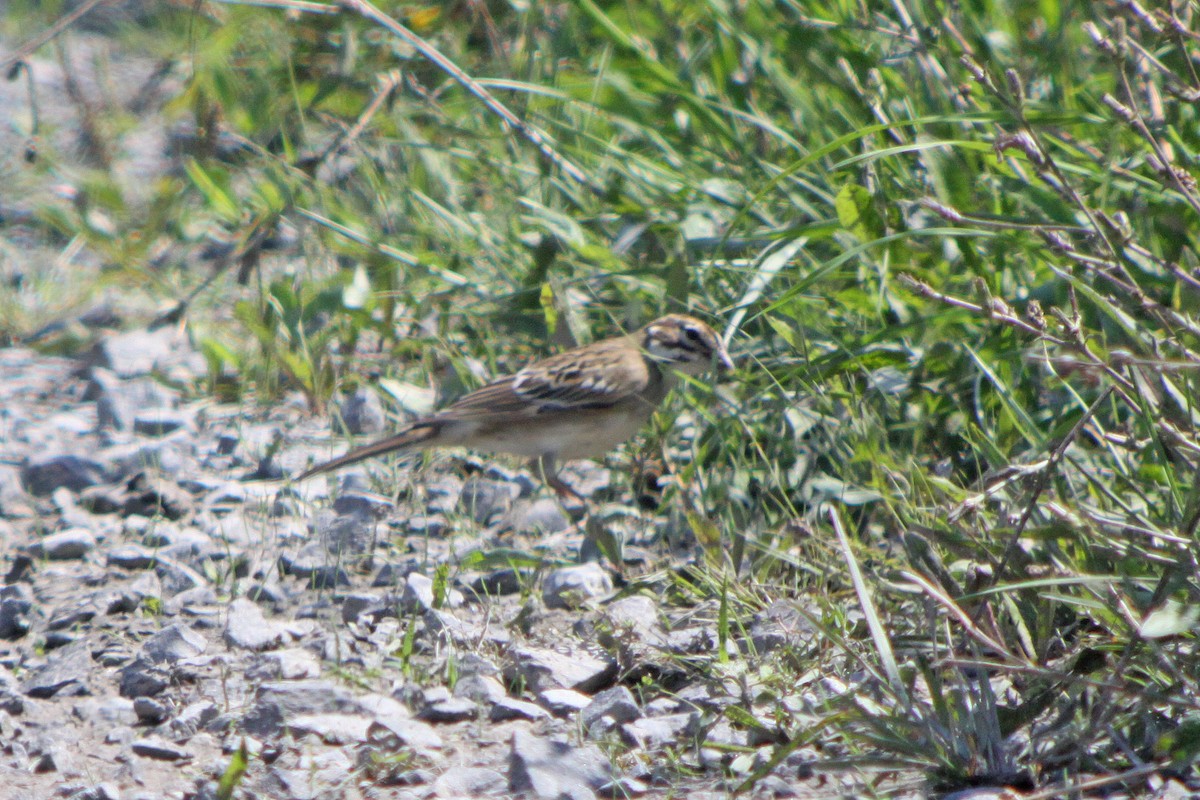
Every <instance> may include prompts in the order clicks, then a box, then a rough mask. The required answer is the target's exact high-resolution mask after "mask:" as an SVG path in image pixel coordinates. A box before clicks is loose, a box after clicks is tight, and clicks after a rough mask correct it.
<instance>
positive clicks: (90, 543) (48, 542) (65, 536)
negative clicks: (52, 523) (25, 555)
mask: <svg viewBox="0 0 1200 800" xmlns="http://www.w3.org/2000/svg"><path fill="white" fill-rule="evenodd" d="M95 548H96V537H95V536H93V535H92V532H91V531H89V530H87V529H85V528H71V529H69V530H65V531H59V532H58V533H52V534H50V535H49V536H46V537H44V538H42V539H40V540H39V541H36V542H34V543H33V544H31V545H29V554H30V555H31V556H33V557H34V558H48V559H50V560H51V561H68V560H70V559H76V558H83V557H84V556H86V555H87V554H88V553H90V552H91V551H92V550H94V549H95Z"/></svg>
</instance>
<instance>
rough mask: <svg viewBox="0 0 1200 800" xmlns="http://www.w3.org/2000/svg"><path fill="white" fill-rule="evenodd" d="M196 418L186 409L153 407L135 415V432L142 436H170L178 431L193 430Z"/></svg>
mask: <svg viewBox="0 0 1200 800" xmlns="http://www.w3.org/2000/svg"><path fill="white" fill-rule="evenodd" d="M195 424H196V423H195V419H194V418H193V416H192V415H191V414H190V413H188V412H186V411H178V410H176V409H173V408H152V409H145V410H142V411H138V412H137V413H135V414H134V416H133V432H134V433H138V434H141V435H142V436H168V435H170V434H172V433H175V432H176V431H182V430H191V429H192V428H193V427H195Z"/></svg>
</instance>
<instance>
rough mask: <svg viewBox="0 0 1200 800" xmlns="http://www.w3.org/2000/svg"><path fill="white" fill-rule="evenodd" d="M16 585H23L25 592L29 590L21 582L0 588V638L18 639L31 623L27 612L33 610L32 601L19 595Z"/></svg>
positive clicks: (26, 631) (27, 630)
mask: <svg viewBox="0 0 1200 800" xmlns="http://www.w3.org/2000/svg"><path fill="white" fill-rule="evenodd" d="M17 587H23V588H24V589H25V593H26V594H27V593H28V591H29V589H28V587H24V586H23V584H12V585H9V586H5V587H3V588H0V639H8V640H13V639H20V638H21V637H22V636H24V635H25V634H26V633H28V632H29V628H30V626H31V625H32V623H31V621H30V619H29V612H30V611H32V610H33V602H32V601H30V600H29V599H27V598H26V597H24V596H21V594H20V593H18V592H17ZM6 594H7V595H8V596H5V595H6Z"/></svg>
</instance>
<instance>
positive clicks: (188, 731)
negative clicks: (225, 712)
mask: <svg viewBox="0 0 1200 800" xmlns="http://www.w3.org/2000/svg"><path fill="white" fill-rule="evenodd" d="M219 716H220V710H219V709H218V708H217V706H216V704H215V703H213V702H212V701H211V700H198V701H196V702H195V703H191V704H189V705H187V706H185V707H184V708H183V710H182V711H180V712H179V713H178V714H176V715H175V717H174V718H173V719H172V720H171V722H170V724H169V728H170V731H171V736H172V738H173V739H175V741H183V740H185V739H190V738H191V737H192V736H195V735H196V733H198V732H199V731H201V730H202V729H203V728H204V727H205V726H206V725H208V724H209V723H211V722H212V721H213V720H215V719H216V718H217V717H219Z"/></svg>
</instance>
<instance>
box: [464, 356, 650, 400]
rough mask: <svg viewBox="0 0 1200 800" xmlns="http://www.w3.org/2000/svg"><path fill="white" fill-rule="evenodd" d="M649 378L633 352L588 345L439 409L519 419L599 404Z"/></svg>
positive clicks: (639, 387) (628, 394)
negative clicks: (510, 416) (508, 416)
mask: <svg viewBox="0 0 1200 800" xmlns="http://www.w3.org/2000/svg"><path fill="white" fill-rule="evenodd" d="M606 344H607V343H606ZM650 377H651V376H650V370H649V368H648V366H647V365H646V361H645V359H644V358H642V356H641V353H640V352H639V351H638V350H636V349H631V348H628V347H620V346H613V347H597V346H595V345H593V346H591V347H585V348H580V349H579V350H572V351H569V352H566V353H561V354H559V355H557V356H552V357H550V358H547V359H545V360H543V361H538V362H537V363H534V364H530V365H529V366H528V367H526V368H525V369H523V370H521V371H520V372H518V373H517V374H516V375H513V376H512V377H511V378H505V379H504V380H501V381H497V382H496V383H493V384H490V385H488V386H485V387H483V388H482V389H479V390H478V391H475V392H472V393H471V394H468V395H467V396H466V397H463V398H462V399H460V400H458V401H457V402H455V403H453V404H452V405H451V406H449V407H448V408H446V409H445V410H444V411H443V412H441V413H442V414H446V415H452V416H456V417H460V418H461V417H470V416H475V415H477V414H492V415H494V414H502V415H512V416H513V417H516V418H520V417H532V416H536V415H538V414H541V413H545V412H549V411H563V410H566V409H573V408H605V407H607V406H611V405H614V404H616V403H618V402H620V401H622V400H624V399H626V398H628V397H631V396H633V395H636V394H639V393H640V392H642V391H644V390H645V389H646V387H647V386H648V385H649V383H650Z"/></svg>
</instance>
